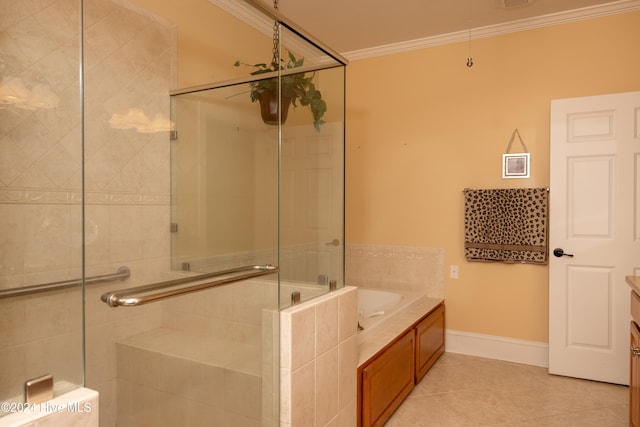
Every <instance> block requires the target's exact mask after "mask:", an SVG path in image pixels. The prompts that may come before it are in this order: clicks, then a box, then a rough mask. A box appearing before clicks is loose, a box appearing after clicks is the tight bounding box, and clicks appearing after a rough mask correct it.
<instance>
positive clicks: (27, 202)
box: [0, 0, 84, 417]
mask: <svg viewBox="0 0 640 427" xmlns="http://www.w3.org/2000/svg"><path fill="white" fill-rule="evenodd" d="M0 9H1V10H2V12H1V15H2V19H0V70H2V71H1V72H0V242H1V243H0V245H1V247H0V402H9V403H18V402H19V403H22V402H24V401H25V393H24V387H25V382H26V381H27V380H31V379H33V378H36V377H41V376H44V375H52V376H53V386H54V391H55V393H56V394H60V393H63V392H65V391H68V390H71V389H74V388H76V387H78V386H80V385H82V384H83V380H84V379H83V341H82V339H83V330H82V301H83V292H82V280H81V279H82V276H83V265H82V173H81V170H82V161H81V152H82V144H81V117H80V114H79V112H80V105H81V103H80V99H81V96H80V95H81V85H80V80H79V77H78V76H79V69H80V43H79V38H78V33H79V32H78V28H79V16H80V14H79V12H80V7H79V3H78V2H63V1H49V2H30V3H29V4H28V5H27V4H25V2H20V1H17V2H16V1H8V0H2V1H0ZM69 280H71V283H70V284H68V286H61V283H60V282H66V281H69ZM51 283H54V284H56V285H55V286H53V287H49V286H48V285H49V284H51ZM40 285H47V286H40ZM34 287H36V288H34ZM45 288H46V289H45ZM17 408H22V406H11V405H10V406H8V407H7V406H4V405H3V407H2V409H1V410H0V417H3V416H5V415H7V414H8V412H16V409H17ZM5 409H9V411H5ZM18 412H19V411H18Z"/></svg>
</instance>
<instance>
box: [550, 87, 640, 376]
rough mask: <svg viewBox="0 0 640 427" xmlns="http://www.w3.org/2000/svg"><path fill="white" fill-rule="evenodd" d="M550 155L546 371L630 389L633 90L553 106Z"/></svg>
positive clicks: (638, 168) (638, 108)
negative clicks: (547, 355) (547, 352)
mask: <svg viewBox="0 0 640 427" xmlns="http://www.w3.org/2000/svg"><path fill="white" fill-rule="evenodd" d="M550 154H551V172H550V173H551V193H550V195H549V196H550V203H551V206H550V213H551V219H550V239H549V241H550V244H551V248H550V249H551V251H554V249H555V252H556V254H555V256H554V254H552V255H551V256H550V259H549V372H550V373H552V374H558V375H566V376H571V377H577V378H585V379H591V380H597V381H605V382H611V383H617V384H628V383H629V320H630V310H629V295H630V288H629V287H628V286H627V285H626V283H625V279H624V278H625V276H626V275H632V274H636V273H638V274H640V269H639V266H640V243H639V241H640V209H639V208H640V92H631V93H621V94H612V95H601V96H593V97H584V98H572V99H561V100H555V101H552V102H551V153H550ZM561 251H562V252H563V253H564V255H561V253H562V252H561Z"/></svg>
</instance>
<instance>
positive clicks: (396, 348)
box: [358, 303, 640, 427]
mask: <svg viewBox="0 0 640 427" xmlns="http://www.w3.org/2000/svg"><path fill="white" fill-rule="evenodd" d="M444 311H445V309H444V303H440V304H438V305H437V306H436V307H434V308H433V309H432V310H430V311H429V312H428V313H425V314H424V315H423V316H421V317H420V318H419V320H417V321H416V322H413V323H411V324H409V325H408V327H407V328H406V329H405V330H404V332H402V333H401V334H400V335H399V336H397V337H396V338H395V339H393V340H391V342H389V343H388V344H387V345H386V346H385V347H384V348H382V349H381V350H380V351H378V352H377V353H376V354H375V355H374V356H372V357H371V358H369V359H368V360H367V361H366V362H364V363H363V364H361V365H360V366H359V367H358V426H362V427H370V426H382V425H384V423H385V422H387V420H388V419H389V418H390V417H391V415H392V414H393V412H394V411H395V410H396V409H398V407H399V406H400V404H402V401H403V400H404V399H405V398H406V397H407V396H408V395H409V393H411V390H413V387H414V386H415V384H417V383H418V382H419V381H420V380H421V379H422V377H423V376H424V375H425V374H426V373H427V371H428V370H429V368H431V366H432V365H433V364H434V363H435V361H436V360H437V359H438V357H440V355H441V354H442V353H443V352H444ZM639 427H640V426H639Z"/></svg>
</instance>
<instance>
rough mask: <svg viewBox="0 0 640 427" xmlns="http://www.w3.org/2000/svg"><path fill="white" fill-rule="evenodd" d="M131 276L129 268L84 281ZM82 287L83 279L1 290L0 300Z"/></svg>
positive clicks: (108, 280)
mask: <svg viewBox="0 0 640 427" xmlns="http://www.w3.org/2000/svg"><path fill="white" fill-rule="evenodd" d="M130 275H131V270H129V267H120V268H118V271H117V272H116V273H113V274H103V275H102V276H92V277H87V278H86V279H84V283H85V284H90V283H98V282H112V281H114V280H125V279H128V278H129V276H130ZM80 285H82V279H73V280H63V281H61V282H51V283H42V284H40V285H31V286H22V287H18V288H11V289H3V290H0V299H3V298H11V297H20V296H24V295H31V294H38V293H41V292H49V291H58V290H61V289H67V288H72V287H74V286H80Z"/></svg>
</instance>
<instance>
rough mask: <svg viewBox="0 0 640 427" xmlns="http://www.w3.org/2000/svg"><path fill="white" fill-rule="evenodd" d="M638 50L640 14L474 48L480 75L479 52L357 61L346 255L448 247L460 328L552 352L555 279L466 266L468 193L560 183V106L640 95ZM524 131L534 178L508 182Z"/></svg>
mask: <svg viewBox="0 0 640 427" xmlns="http://www.w3.org/2000/svg"><path fill="white" fill-rule="evenodd" d="M638 40H640V13H638V12H635V13H628V14H624V15H617V16H611V17H605V18H598V19H593V20H589V21H583V22H577V23H571V24H565V25H559V26H554V27H549V28H542V29H537V30H532V31H526V32H520V33H514V34H509V35H504V36H499V37H493V38H488V39H481V40H474V41H473V42H472V56H473V58H474V61H475V65H474V67H473V68H467V67H466V65H465V63H466V58H467V56H468V51H467V44H466V43H460V44H455V45H449V46H443V47H435V48H430V49H424V50H420V51H414V52H407V53H402V54H396V55H389V56H385V57H379V58H373V59H366V60H360V61H355V62H352V63H351V64H350V65H349V66H348V68H347V124H348V125H347V166H346V168H347V171H346V173H347V211H346V215H347V218H346V221H347V222H346V232H347V243H359V244H383V245H406V246H427V247H443V248H445V254H446V255H445V256H446V258H445V264H446V271H447V272H448V266H449V265H451V264H457V265H459V266H460V279H458V280H451V279H449V278H448V273H447V274H446V276H447V278H446V284H445V285H446V290H445V295H446V301H447V328H448V329H454V330H460V331H467V332H474V333H481V334H489V335H497V336H504V337H510V338H516V339H524V340H532V341H540V342H547V341H548V308H547V306H548V268H547V267H545V266H535V265H506V264H488V263H469V262H467V261H466V260H465V258H464V250H463V240H464V235H463V205H464V199H463V195H462V190H463V189H464V188H465V187H469V188H496V187H537V186H547V185H549V111H550V110H549V108H550V107H549V106H550V101H551V100H552V99H558V98H568V97H577V96H587V95H597V94H605V93H614V92H626V91H633V90H640V73H639V70H640V56H639V55H638V54H637V41H638ZM514 128H518V129H519V130H520V133H521V135H522V137H523V139H524V140H525V142H526V144H527V146H528V148H529V151H530V152H531V178H530V179H518V180H508V181H504V180H502V177H501V155H502V154H503V153H504V152H505V150H506V146H507V143H508V142H509V138H510V136H511V133H512V132H513V130H514ZM512 151H514V150H512ZM551 191H553V189H552V190H551Z"/></svg>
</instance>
